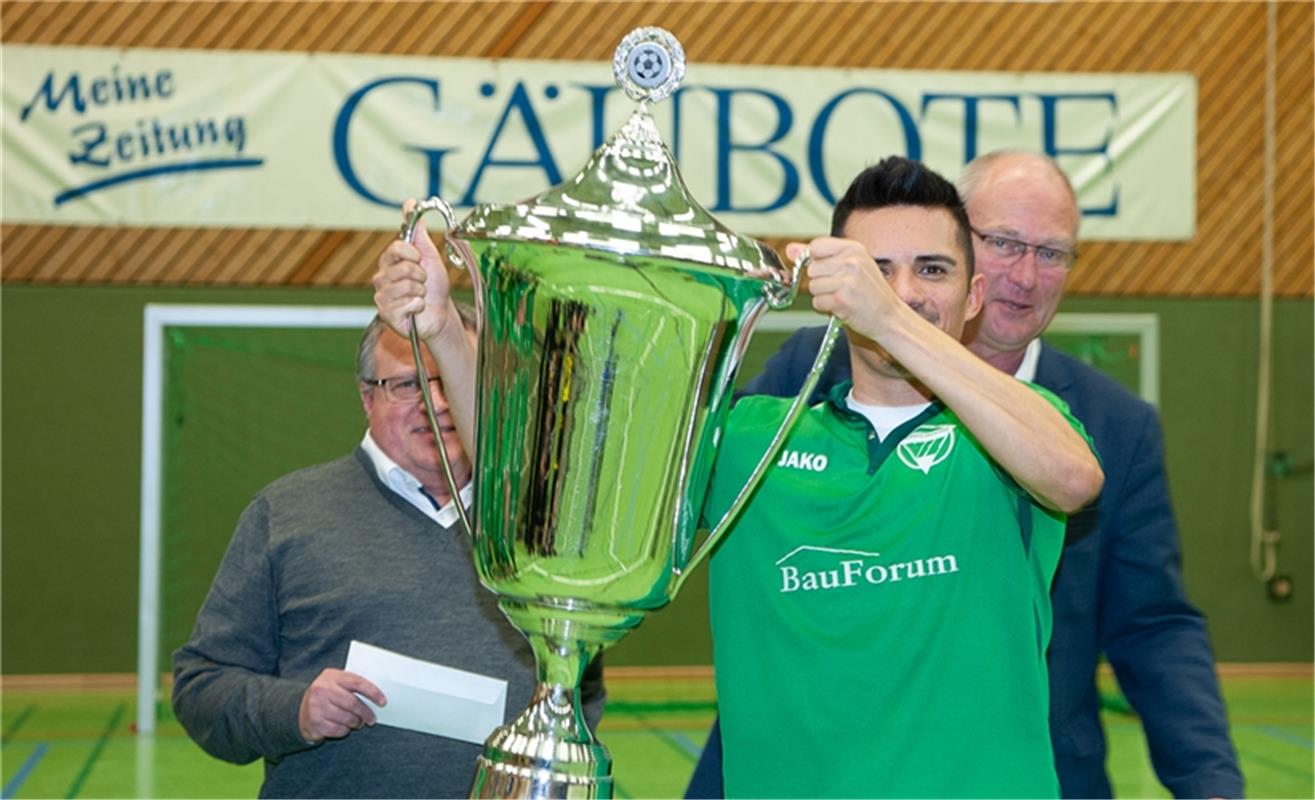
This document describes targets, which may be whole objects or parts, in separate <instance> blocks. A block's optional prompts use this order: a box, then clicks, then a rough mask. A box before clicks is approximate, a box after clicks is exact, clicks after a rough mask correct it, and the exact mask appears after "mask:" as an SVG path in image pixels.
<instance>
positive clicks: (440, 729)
mask: <svg viewBox="0 0 1315 800" xmlns="http://www.w3.org/2000/svg"><path fill="white" fill-rule="evenodd" d="M345 669H346V670H347V671H348V672H355V673H356V674H357V675H360V676H361V677H363V678H366V679H367V680H369V681H370V682H371V683H373V684H374V685H375V686H378V687H379V689H380V690H381V691H382V692H383V693H384V697H386V698H388V705H386V706H382V707H380V706H376V705H375V704H374V703H372V702H370V701H369V700H367V699H365V698H364V697H361V701H362V702H364V703H365V704H366V705H367V706H369V707H370V708H371V709H373V710H374V713H375V715H376V716H377V718H378V720H379V723H380V724H381V725H392V726H393V727H397V728H406V729H408V730H413V731H420V732H421V733H432V734H435V735H437V736H447V737H449V738H452V739H460V740H462V741H464V742H472V743H474V744H483V743H484V740H485V739H487V738H488V736H489V734H490V733H492V732H493V729H494V728H496V727H498V726H499V725H501V724H502V716H503V713H504V711H505V710H506V706H507V682H506V681H504V680H501V679H499V678H490V677H488V676H487V675H480V674H478V673H474V672H466V671H465V670H460V669H453V668H452V667H445V666H442V665H441V664H434V663H432V662H430V661H421V660H420V659H418V658H411V657H410V656H404V655H401V654H400V653H394V652H393V651H391V650H385V649H383V648H382V647H375V646H374V645H370V644H365V643H364V642H357V641H353V642H352V643H351V646H350V647H349V648H348V649H347V666H346V667H345ZM357 696H358V697H360V695H357Z"/></svg>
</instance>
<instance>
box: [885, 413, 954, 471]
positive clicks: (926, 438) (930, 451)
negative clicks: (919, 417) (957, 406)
mask: <svg viewBox="0 0 1315 800" xmlns="http://www.w3.org/2000/svg"><path fill="white" fill-rule="evenodd" d="M954 428H955V426H953V425H919V426H918V427H917V428H914V429H913V432H912V433H910V434H909V435H908V436H905V437H904V441H902V442H900V443H899V447H898V448H896V452H898V453H899V460H900V461H903V462H904V466H906V467H908V468H909V469H916V470H921V471H922V474H923V475H926V474H927V473H929V472H931V468H932V467H934V466H936V465H937V464H939V463H941V462H942V461H944V460H945V459H946V457H948V456H949V455H950V451H951V450H953V449H954Z"/></svg>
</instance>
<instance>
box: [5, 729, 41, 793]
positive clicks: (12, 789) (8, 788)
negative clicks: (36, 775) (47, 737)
mask: <svg viewBox="0 0 1315 800" xmlns="http://www.w3.org/2000/svg"><path fill="white" fill-rule="evenodd" d="M49 749H50V748H49V747H48V746H47V745H46V743H45V742H37V746H36V749H35V750H33V751H32V754H31V755H29V756H28V757H27V760H26V761H24V762H23V766H21V767H19V768H18V772H15V773H14V777H12V778H10V779H9V783H6V784H5V788H4V789H0V798H10V797H13V796H14V795H15V794H17V793H18V789H19V787H21V786H22V785H23V782H24V781H26V780H27V776H28V775H31V774H32V770H34V769H36V768H37V762H39V761H40V760H41V759H42V757H44V756H45V754H46V751H47V750H49Z"/></svg>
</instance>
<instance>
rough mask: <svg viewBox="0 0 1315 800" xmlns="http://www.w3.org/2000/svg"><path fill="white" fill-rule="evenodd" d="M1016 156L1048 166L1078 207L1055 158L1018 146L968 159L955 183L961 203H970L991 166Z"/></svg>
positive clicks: (1075, 193)
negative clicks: (961, 199)
mask: <svg viewBox="0 0 1315 800" xmlns="http://www.w3.org/2000/svg"><path fill="white" fill-rule="evenodd" d="M1017 156H1024V157H1026V158H1028V159H1029V160H1033V161H1036V162H1037V163H1040V164H1044V165H1045V166H1047V167H1049V168H1050V170H1051V172H1053V173H1054V174H1055V176H1056V177H1058V178H1059V180H1060V182H1061V183H1063V184H1064V188H1065V189H1067V190H1068V196H1069V198H1070V199H1071V200H1072V201H1073V207H1074V208H1077V207H1078V193H1077V192H1075V191H1074V190H1073V183H1072V181H1070V180H1069V179H1068V175H1065V174H1064V170H1062V169H1060V168H1059V165H1058V164H1056V163H1055V160H1054V159H1053V158H1050V157H1048V156H1043V155H1041V154H1040V153H1036V152H1033V151H1031V150H1023V149H1019V148H1007V149H1003V150H992V151H991V152H989V153H985V154H983V155H980V156H978V157H977V158H974V159H973V160H972V161H969V162H968V164H967V166H965V167H964V168H963V172H961V173H959V180H958V181H957V182H956V184H955V185H956V186H957V187H958V189H959V197H961V198H963V204H964V205H971V204H972V196H973V192H974V191H976V190H977V187H978V186H979V185H980V184H981V182H982V178H983V177H984V176H985V175H986V173H987V172H989V171H990V170H991V167H992V166H993V165H994V164H996V163H997V162H999V161H1002V160H1003V159H1005V158H1013V157H1017Z"/></svg>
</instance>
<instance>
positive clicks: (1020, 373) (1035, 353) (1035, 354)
mask: <svg viewBox="0 0 1315 800" xmlns="http://www.w3.org/2000/svg"><path fill="white" fill-rule="evenodd" d="M1040 358H1041V340H1040V339H1033V340H1032V341H1030V342H1028V343H1027V349H1026V350H1024V351H1023V363H1021V364H1019V365H1018V369H1017V370H1016V371H1015V372H1014V377H1015V378H1017V379H1019V380H1020V381H1027V382H1028V383H1036V362H1037V361H1038V360H1039V359H1040Z"/></svg>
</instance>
